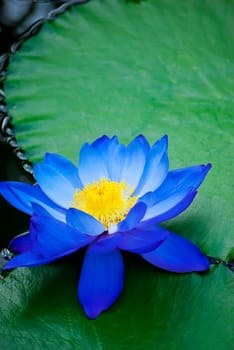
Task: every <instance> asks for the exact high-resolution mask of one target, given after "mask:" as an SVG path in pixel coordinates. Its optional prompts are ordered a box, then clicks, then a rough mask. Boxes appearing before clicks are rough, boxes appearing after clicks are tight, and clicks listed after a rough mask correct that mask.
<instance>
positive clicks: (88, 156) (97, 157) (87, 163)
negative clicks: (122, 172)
mask: <svg viewBox="0 0 234 350" xmlns="http://www.w3.org/2000/svg"><path fill="white" fill-rule="evenodd" d="M78 172H79V177H80V179H81V182H82V184H83V185H85V184H87V183H93V182H95V181H99V180H100V179H101V178H108V172H107V168H106V164H105V161H104V160H103V158H102V156H101V154H100V153H99V152H98V151H97V150H96V149H95V148H94V147H92V146H90V145H89V144H87V143H85V144H84V145H83V147H82V148H81V151H80V157H79V163H78Z"/></svg>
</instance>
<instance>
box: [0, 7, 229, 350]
mask: <svg viewBox="0 0 234 350" xmlns="http://www.w3.org/2000/svg"><path fill="white" fill-rule="evenodd" d="M233 15H234V6H233V2H232V1H228V0H213V1H208V0H207V1H200V0H197V1H186V0H179V1H172V0H161V1H156V0H145V1H142V2H137V1H124V0H103V1H97V0H93V1H91V2H90V3H88V4H86V5H84V6H82V7H73V8H72V9H71V10H70V11H68V12H66V13H65V14H64V15H62V16H61V17H59V18H58V19H56V21H55V22H51V23H46V24H45V25H44V27H43V29H42V30H41V32H40V33H39V35H38V36H37V37H34V38H33V39H30V40H29V41H27V42H26V43H25V44H24V45H23V47H22V48H21V50H20V52H18V53H17V55H16V56H15V57H13V58H12V61H11V65H10V67H9V72H8V78H7V84H6V94H7V101H8V107H9V109H10V112H11V114H12V115H13V118H14V123H15V129H16V134H17V139H18V141H19V142H20V143H21V145H22V146H23V148H24V149H25V150H26V152H27V155H28V156H29V158H30V160H32V161H39V160H41V159H42V157H43V155H44V153H45V152H47V151H49V152H58V153H61V154H63V155H65V156H66V157H69V158H70V159H71V160H73V161H74V162H76V161H77V154H78V151H79V149H80V147H81V145H82V144H83V143H84V142H86V141H92V140H94V139H95V138H97V137H99V136H100V135H102V134H108V135H109V136H111V135H113V134H117V135H118V136H119V138H120V140H121V141H122V142H124V143H127V142H129V141H130V140H131V139H132V138H133V137H135V136H136V135H137V134H144V135H145V136H146V137H147V138H149V140H150V141H151V142H154V141H155V140H156V139H158V138H160V137H161V136H162V135H164V134H168V135H169V156H170V164H171V168H177V167H186V166H189V165H194V164H200V163H208V162H211V163H212V165H213V168H212V170H211V172H210V173H209V175H208V177H207V179H206V181H205V183H204V184H203V185H202V187H201V189H200V190H199V194H198V196H197V198H196V199H195V201H194V203H193V204H192V206H191V208H189V209H188V210H187V211H186V212H185V213H183V214H182V215H181V216H180V217H178V218H176V219H174V220H171V221H170V222H168V223H166V224H165V226H166V227H168V228H169V229H170V230H172V231H174V232H176V233H178V234H181V235H183V236H184V237H186V238H188V239H190V240H191V241H193V242H194V243H195V244H197V245H198V246H199V247H200V248H201V249H202V250H203V251H204V252H205V253H206V254H207V255H211V256H216V257H219V258H221V259H223V260H227V259H230V260H231V259H233V258H234V256H233V251H234V250H233V233H232V228H233V227H234V220H233V195H232V185H233V170H234V169H233V164H232V161H231V157H232V154H233V151H234V149H233V143H232V142H233V112H234V104H233V88H234V82H233V73H234V55H233V54H234V40H233V33H234V31H233ZM81 261H82V253H81V254H77V255H76V256H75V257H73V258H72V259H68V260H63V261H61V262H59V263H56V264H51V265H49V266H43V267H36V268H31V269H29V268H22V269H17V270H15V271H13V272H11V273H10V275H9V276H8V277H7V278H6V279H5V280H4V281H1V283H0V343H1V344H3V345H2V346H3V348H5V349H10V350H11V349H14V350H18V349H19V350H21V349H26V350H29V349H30V350H31V349H33V350H34V349H35V350H37V349H38V350H39V349H51V350H53V349H56V350H57V349H59V348H62V349H65V350H69V349H81V350H91V349H92V350H93V349H95V350H96V349H97V350H109V349H110V350H118V349H128V350H129V349H130V350H131V349H134V350H135V349H140V350H154V349H159V350H161V349H162V350H164V349H165V350H168V349H170V350H171V349H183V348H184V349H186V350H187V349H188V350H193V349H194V350H197V349H199V350H200V349H201V350H210V349H212V350H216V349H217V350H220V349H231V348H232V345H233V341H234V337H233V330H232V326H233V321H234V301H233V290H234V279H233V274H232V272H231V271H230V270H228V269H227V268H226V267H224V266H223V265H222V264H221V265H219V266H216V267H212V268H211V270H210V271H209V272H207V273H203V274H184V275H177V274H172V273H168V272H164V271H161V270H159V269H156V268H153V267H152V266H150V265H149V264H147V263H146V262H145V261H143V260H142V259H141V258H140V257H138V256H135V255H126V256H125V267H126V273H125V288H124V291H123V293H122V295H121V297H120V299H119V300H118V302H117V303H116V304H115V305H114V306H113V307H112V308H111V309H110V310H108V311H107V312H105V313H104V314H102V315H101V316H100V317H99V318H98V319H97V320H95V321H90V320H88V319H87V318H86V317H85V316H84V314H83V311H82V309H81V307H80V305H79V303H78V301H77V297H76V289H77V281H78V278H79V271H80V268H81Z"/></svg>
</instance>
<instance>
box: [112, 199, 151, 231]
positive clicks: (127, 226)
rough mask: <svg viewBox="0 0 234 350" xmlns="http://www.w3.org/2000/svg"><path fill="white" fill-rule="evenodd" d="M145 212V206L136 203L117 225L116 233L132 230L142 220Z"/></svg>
mask: <svg viewBox="0 0 234 350" xmlns="http://www.w3.org/2000/svg"><path fill="white" fill-rule="evenodd" d="M145 212H146V204H145V203H141V202H138V203H137V204H136V205H134V207H133V208H132V209H131V210H130V211H129V213H128V215H127V216H126V218H125V219H124V220H123V221H122V222H120V223H119V224H118V231H119V232H124V231H128V230H131V229H133V228H134V227H135V226H136V225H137V224H138V223H139V222H140V220H141V219H142V218H143V216H144V215H145Z"/></svg>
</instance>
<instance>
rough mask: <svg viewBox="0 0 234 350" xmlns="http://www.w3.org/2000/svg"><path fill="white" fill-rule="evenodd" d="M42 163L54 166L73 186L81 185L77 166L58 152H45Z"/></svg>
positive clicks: (78, 186) (79, 186)
mask: <svg viewBox="0 0 234 350" xmlns="http://www.w3.org/2000/svg"><path fill="white" fill-rule="evenodd" d="M44 163H46V164H47V165H49V166H51V167H52V168H54V169H55V170H56V171H57V172H58V173H61V174H63V176H64V177H65V178H66V179H67V180H68V181H69V182H70V183H71V184H72V185H73V187H74V188H81V187H82V184H81V182H80V179H79V176H78V169H77V167H76V166H75V165H74V164H73V163H72V162H71V161H70V160H68V159H67V158H65V157H63V156H61V155H59V154H53V153H46V154H45V157H44Z"/></svg>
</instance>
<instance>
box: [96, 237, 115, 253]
mask: <svg viewBox="0 0 234 350" xmlns="http://www.w3.org/2000/svg"><path fill="white" fill-rule="evenodd" d="M121 236H122V233H114V234H109V233H103V234H102V235H101V236H100V237H98V239H97V240H96V241H95V242H94V243H93V244H92V252H93V253H107V252H110V251H112V250H113V249H115V248H116V247H117V244H118V242H119V240H120V239H121Z"/></svg>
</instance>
